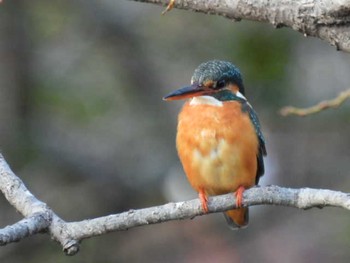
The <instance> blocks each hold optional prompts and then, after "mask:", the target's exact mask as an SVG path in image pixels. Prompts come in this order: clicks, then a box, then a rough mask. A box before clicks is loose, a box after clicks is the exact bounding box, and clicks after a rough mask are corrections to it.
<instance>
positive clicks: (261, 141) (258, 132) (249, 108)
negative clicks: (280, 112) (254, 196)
mask: <svg viewBox="0 0 350 263" xmlns="http://www.w3.org/2000/svg"><path fill="white" fill-rule="evenodd" d="M242 110H243V112H247V113H248V115H249V118H250V120H251V122H252V124H253V125H254V128H255V132H256V135H257V136H258V140H259V151H258V155H257V162H258V169H257V172H256V181H255V182H256V184H258V183H259V179H260V177H261V176H263V174H264V172H265V167H264V158H263V156H266V155H267V152H266V146H265V138H264V135H263V134H262V132H261V126H260V122H259V119H258V115H257V114H256V112H255V111H254V109H253V107H252V106H251V105H250V104H249V102H247V101H244V102H243V103H242Z"/></svg>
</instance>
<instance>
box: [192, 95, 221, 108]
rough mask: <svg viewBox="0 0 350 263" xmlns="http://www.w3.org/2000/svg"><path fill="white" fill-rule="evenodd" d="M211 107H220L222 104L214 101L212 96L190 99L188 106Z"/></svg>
mask: <svg viewBox="0 0 350 263" xmlns="http://www.w3.org/2000/svg"><path fill="white" fill-rule="evenodd" d="M203 104H206V105H212V106H216V107H222V105H223V104H222V102H221V101H219V100H217V99H215V98H214V97H212V96H198V97H194V98H192V99H191V101H190V105H191V106H195V105H203Z"/></svg>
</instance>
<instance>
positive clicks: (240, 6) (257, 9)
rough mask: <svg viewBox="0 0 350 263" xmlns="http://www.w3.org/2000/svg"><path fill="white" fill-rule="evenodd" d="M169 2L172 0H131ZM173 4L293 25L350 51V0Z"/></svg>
mask: <svg viewBox="0 0 350 263" xmlns="http://www.w3.org/2000/svg"><path fill="white" fill-rule="evenodd" d="M131 1H138V2H147V3H153V4H158V5H167V4H168V3H169V1H170V0H131ZM174 7H176V8H179V9H186V10H192V11H196V12H202V13H206V14H216V15H221V16H224V17H227V18H230V19H233V20H236V21H239V20H241V19H246V20H253V21H260V22H268V23H270V24H272V25H273V26H274V27H276V28H279V27H283V26H287V27H291V28H292V29H294V30H297V31H299V32H301V33H303V34H304V35H305V36H314V37H318V38H320V39H323V40H325V41H327V42H328V43H330V44H332V45H334V46H336V47H337V49H340V50H343V51H346V52H350V1H348V0H338V1H332V0H324V1H319V0H175V5H174Z"/></svg>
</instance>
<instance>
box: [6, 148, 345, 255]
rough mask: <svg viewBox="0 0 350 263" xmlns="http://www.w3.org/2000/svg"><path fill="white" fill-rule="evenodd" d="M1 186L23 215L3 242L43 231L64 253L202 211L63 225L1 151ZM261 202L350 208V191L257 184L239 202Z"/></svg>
mask: <svg viewBox="0 0 350 263" xmlns="http://www.w3.org/2000/svg"><path fill="white" fill-rule="evenodd" d="M0 190H1V191H2V192H3V194H4V195H5V197H6V199H7V200H8V201H9V202H10V203H11V204H12V205H13V206H14V207H15V208H16V209H17V210H18V211H19V212H20V213H21V214H22V215H23V216H25V219H23V220H21V221H19V222H17V223H15V224H14V225H12V226H7V227H5V228H3V229H0V244H1V245H6V244H8V243H11V242H16V241H19V240H21V239H23V238H25V237H28V236H31V235H34V234H36V233H39V232H46V233H48V234H50V235H51V237H52V238H53V239H54V240H56V241H58V242H59V243H60V244H61V245H62V247H63V250H64V251H65V253H66V254H67V255H74V254H76V253H77V252H78V251H79V243H80V241H82V240H83V239H86V238H90V237H94V236H98V235H103V234H106V233H109V232H112V231H120V230H126V229H129V228H133V227H137V226H143V225H149V224H157V223H162V222H166V221H170V220H179V219H187V218H193V217H195V216H200V215H203V214H204V212H203V211H202V208H201V203H200V201H199V199H194V200H190V201H185V202H178V203H169V204H165V205H161V206H155V207H150V208H144V209H138V210H129V211H127V212H124V213H120V214H114V215H108V216H104V217H99V218H94V219H88V220H83V221H79V222H68V223H67V222H65V221H63V220H62V219H60V218H59V217H58V216H57V215H56V214H55V213H54V212H53V210H51V209H50V208H49V207H48V206H47V205H46V204H45V203H43V202H41V201H40V200H38V199H37V198H36V197H34V195H33V194H31V193H30V192H29V190H28V189H27V188H26V187H25V185H24V184H23V182H22V180H20V179H19V178H18V177H17V176H16V175H15V174H14V173H13V172H12V170H11V169H10V167H9V166H8V165H7V163H6V161H5V159H4V158H3V156H2V155H1V154H0ZM235 204H236V198H235V196H234V195H233V194H226V195H221V196H215V197H209V201H208V208H209V213H216V212H223V211H226V210H229V209H232V208H235V207H236V206H235ZM263 204H265V205H281V206H290V207H296V208H301V209H308V208H312V207H325V206H334V207H340V208H344V209H347V210H350V195H349V194H346V193H342V192H338V191H331V190H322V189H310V188H302V189H290V188H282V187H278V186H267V187H255V188H251V189H248V190H246V191H245V192H244V194H243V206H254V205H263Z"/></svg>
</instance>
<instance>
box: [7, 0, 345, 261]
mask: <svg viewBox="0 0 350 263" xmlns="http://www.w3.org/2000/svg"><path fill="white" fill-rule="evenodd" d="M162 10H163V8H162V7H158V6H154V5H150V4H142V3H136V2H130V1H115V0H100V1H68V0H63V1H54V2H50V1H43V0H33V1H25V0H16V1H6V0H5V1H4V2H3V3H1V5H0V120H1V125H0V147H1V152H2V153H3V155H4V156H5V158H6V160H7V161H8V163H9V164H10V166H11V167H12V169H13V170H14V171H15V173H16V174H17V175H18V176H20V177H21V178H22V179H23V181H24V182H25V184H26V185H27V187H28V188H29V189H30V190H31V191H32V192H33V194H35V195H36V196H37V197H38V198H39V199H41V200H42V201H44V202H46V203H47V204H48V205H49V206H50V207H51V208H52V209H53V210H54V211H56V212H57V214H58V215H59V216H61V217H62V218H63V219H65V220H67V221H75V220H82V219H86V218H93V217H98V216H103V215H107V214H111V213H118V212H122V211H125V210H128V209H131V208H133V209H137V208H144V207H150V206H155V205H161V204H164V203H167V202H170V201H180V200H188V199H191V198H194V197H196V193H195V192H194V191H193V190H192V189H191V188H190V187H189V185H188V183H187V180H186V179H185V175H184V173H183V171H182V168H181V165H180V162H179V160H178V157H177V153H176V149H175V133H176V119H177V114H178V112H179V110H180V108H181V105H182V102H171V103H168V102H164V101H162V99H161V98H162V97H163V96H164V95H165V94H167V93H168V92H170V91H172V90H174V89H177V88H179V87H181V86H184V85H186V84H188V83H189V82H190V78H191V76H192V73H193V70H194V69H195V68H196V67H197V66H198V65H199V64H200V63H202V62H204V61H207V60H211V59H223V60H229V61H232V62H233V63H234V64H236V65H237V66H238V67H239V68H240V69H241V71H242V73H243V76H244V81H245V85H246V93H247V97H248V99H249V100H250V102H251V104H252V105H253V106H254V108H255V109H256V111H257V112H258V114H259V117H260V121H261V122H262V126H263V132H264V134H265V137H266V141H267V150H268V157H267V159H266V160H265V162H266V174H265V176H264V177H263V179H262V180H261V184H262V185H267V184H277V185H281V186H286V187H295V188H298V187H315V188H329V189H334V190H340V191H345V192H350V172H349V163H350V136H349V134H350V125H349V124H350V107H349V103H347V104H344V105H343V106H342V107H340V108H339V109H337V110H329V111H327V112H322V113H319V114H317V115H313V116H309V117H305V118H300V117H281V116H279V114H278V110H279V109H280V108H281V107H283V106H286V105H295V106H300V107H306V106H310V105H313V104H315V103H317V102H318V101H320V100H323V99H329V98H333V97H335V96H336V95H337V94H338V93H339V92H340V91H342V90H345V89H348V88H349V83H350V74H349V72H350V54H346V53H343V52H337V51H336V49H335V48H334V47H331V46H329V45H328V44H327V43H324V42H322V41H320V40H318V39H314V38H305V37H303V36H302V35H301V34H300V33H296V32H294V31H292V30H290V29H278V30H276V29H273V27H272V26H270V25H265V24H261V23H255V22H240V23H234V22H232V21H230V20H228V19H224V18H222V17H218V16H209V15H203V14H198V13H193V12H188V11H187V12H186V11H178V10H173V11H171V12H170V13H168V14H166V15H165V16H161V15H160V14H161V12H162ZM0 209H1V213H0V225H1V227H4V226H6V225H7V224H12V223H14V222H15V221H16V220H19V219H21V216H20V215H19V214H18V213H16V211H15V210H14V209H13V208H12V207H11V206H10V205H9V204H8V203H7V201H6V200H5V198H4V197H3V196H2V195H1V197H0ZM250 218H251V219H250V225H249V227H248V228H247V229H244V230H241V231H231V230H229V228H228V227H227V226H226V222H225V220H224V218H223V216H222V215H221V214H215V215H208V216H203V217H198V218H195V219H193V220H183V221H174V222H168V223H164V224H158V225H153V226H145V227H139V228H134V229H130V230H129V231H126V232H116V233H111V234H108V235H104V236H101V237H96V238H92V239H89V240H84V241H83V243H82V247H81V251H80V253H79V254H77V255H76V256H74V257H67V256H65V255H64V253H63V252H62V251H61V247H60V246H59V245H58V244H57V243H55V242H54V241H51V240H50V238H49V236H48V235H36V236H33V237H31V238H27V239H25V240H23V241H21V242H19V243H15V244H10V245H8V246H5V247H1V248H0V261H1V262H170V263H171V262H201V263H205V262H331V261H332V262H346V261H347V260H348V259H349V258H350V250H349V245H350V220H349V218H350V217H349V212H348V211H344V210H342V209H336V208H324V209H322V210H320V209H312V210H307V211H300V210H297V209H293V208H286V207H273V206H260V207H253V208H252V209H251V216H250Z"/></svg>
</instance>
